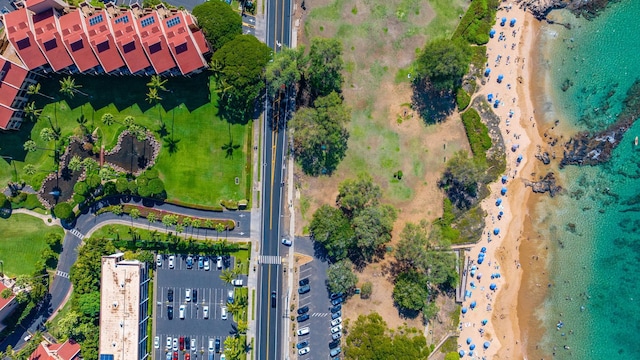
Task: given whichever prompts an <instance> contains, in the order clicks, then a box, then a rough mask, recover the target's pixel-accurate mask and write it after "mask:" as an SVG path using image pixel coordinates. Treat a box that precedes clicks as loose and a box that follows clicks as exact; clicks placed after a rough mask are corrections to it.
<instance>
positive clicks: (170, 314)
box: [167, 305, 173, 320]
mask: <svg viewBox="0 0 640 360" xmlns="http://www.w3.org/2000/svg"><path fill="white" fill-rule="evenodd" d="M167 317H168V318H169V320H173V306H171V305H169V306H167Z"/></svg>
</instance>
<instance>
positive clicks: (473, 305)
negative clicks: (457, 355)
mask: <svg viewBox="0 0 640 360" xmlns="http://www.w3.org/2000/svg"><path fill="white" fill-rule="evenodd" d="M469 306H470V307H471V310H473V309H475V308H476V301H475V300H473V301H472V302H471V304H470V305H469ZM471 350H473V349H471Z"/></svg>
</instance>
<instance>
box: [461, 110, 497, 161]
mask: <svg viewBox="0 0 640 360" xmlns="http://www.w3.org/2000/svg"><path fill="white" fill-rule="evenodd" d="M461 117H462V123H463V124H464V129H465V131H466V133H467V138H468V139H469V145H470V146H471V151H472V152H473V156H474V157H475V158H476V159H482V160H483V161H486V153H487V150H489V149H490V148H491V138H490V137H489V129H487V126H486V125H485V124H484V123H483V122H482V121H481V119H480V114H478V112H477V111H476V109H473V108H471V109H469V110H467V111H465V112H463V113H462V114H461Z"/></svg>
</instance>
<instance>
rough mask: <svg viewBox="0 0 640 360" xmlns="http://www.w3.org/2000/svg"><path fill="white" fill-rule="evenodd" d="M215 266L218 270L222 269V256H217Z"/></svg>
mask: <svg viewBox="0 0 640 360" xmlns="http://www.w3.org/2000/svg"><path fill="white" fill-rule="evenodd" d="M216 266H217V267H218V270H220V269H222V256H218V258H217V259H216Z"/></svg>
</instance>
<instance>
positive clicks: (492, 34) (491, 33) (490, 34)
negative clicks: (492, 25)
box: [489, 29, 496, 39]
mask: <svg viewBox="0 0 640 360" xmlns="http://www.w3.org/2000/svg"><path fill="white" fill-rule="evenodd" d="M495 34H496V31H495V30H494V29H491V31H489V37H490V38H492V39H493V37H494V36H495Z"/></svg>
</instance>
